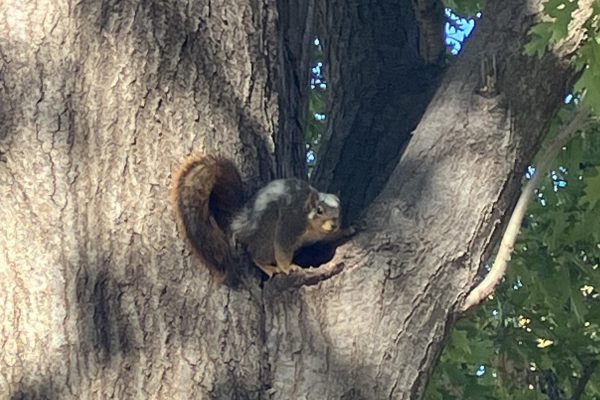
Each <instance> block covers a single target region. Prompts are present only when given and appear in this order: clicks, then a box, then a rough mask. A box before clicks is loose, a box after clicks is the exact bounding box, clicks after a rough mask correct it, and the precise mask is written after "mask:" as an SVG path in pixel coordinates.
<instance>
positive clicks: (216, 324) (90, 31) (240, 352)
mask: <svg viewBox="0 0 600 400" xmlns="http://www.w3.org/2000/svg"><path fill="white" fill-rule="evenodd" d="M276 21H277V10H276V7H275V3H274V2H263V1H251V0H250V1H244V2H240V1H235V0H230V1H227V0H223V1H196V2H179V1H170V2H163V1H156V2H152V1H149V2H146V1H144V2H139V1H135V0H131V1H84V2H74V1H70V0H65V1H52V2H48V1H44V0H37V1H34V0H32V1H24V2H22V1H8V2H7V1H3V2H0V54H1V58H0V82H1V85H0V115H1V116H2V118H1V120H0V121H1V126H0V135H1V137H0V154H2V161H1V162H0V198H1V199H2V200H1V201H2V207H0V221H1V222H0V302H1V304H2V306H1V307H0V348H1V350H0V398H2V399H6V398H14V399H18V398H44V399H46V398H52V399H54V398H61V399H62V398H65V399H66V398H77V399H80V398H115V399H127V398H190V399H198V398H210V397H214V398H260V397H264V388H265V386H267V385H268V382H269V379H268V376H267V364H266V362H265V360H266V355H265V351H264V347H263V342H264V340H265V334H264V309H263V305H262V299H261V292H260V289H259V283H260V280H259V279H255V280H254V281H253V284H252V285H249V288H248V289H246V290H241V291H230V290H228V289H227V288H225V287H219V286H217V285H215V284H214V283H213V282H212V281H211V279H210V277H209V275H208V274H207V273H206V271H205V270H204V268H201V267H200V266H199V265H198V263H197V262H196V261H194V260H193V259H192V258H190V256H189V252H188V250H187V247H186V246H185V245H184V242H183V241H182V240H181V238H180V237H178V235H177V231H176V228H175V224H174V221H173V218H172V214H171V210H170V206H169V204H168V185H169V179H170V174H171V171H172V170H173V168H174V167H175V166H176V164H177V163H178V162H179V161H180V160H181V159H182V158H183V157H185V156H186V155H187V154H189V153H191V152H193V151H199V152H210V153H218V154H224V155H227V156H229V157H231V158H233V159H234V160H236V161H237V162H238V164H239V165H240V166H241V167H242V170H243V173H244V175H245V177H246V178H247V179H248V180H249V186H250V187H256V186H257V184H258V183H259V181H264V180H267V179H270V178H272V176H273V175H274V168H273V159H274V158H275V155H274V143H273V139H272V135H273V133H274V132H276V131H277V129H278V126H279V120H280V118H279V112H278V109H279V104H278V102H279V90H280V88H279V86H280V81H279V80H278V76H279V75H278V69H277V57H278V54H279V49H278V35H279V34H278V31H277V30H276V25H275V24H276ZM282 108H283V109H285V108H286V107H282ZM288 108H289V107H288ZM300 134H301V133H300Z"/></svg>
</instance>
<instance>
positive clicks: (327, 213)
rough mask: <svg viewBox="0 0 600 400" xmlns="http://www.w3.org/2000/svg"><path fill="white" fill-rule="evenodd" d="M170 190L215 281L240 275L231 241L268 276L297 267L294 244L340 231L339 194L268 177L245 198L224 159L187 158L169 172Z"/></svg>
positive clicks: (181, 223) (337, 235) (185, 227)
mask: <svg viewBox="0 0 600 400" xmlns="http://www.w3.org/2000/svg"><path fill="white" fill-rule="evenodd" d="M171 193H172V202H173V206H174V210H175V215H176V219H177V221H178V225H179V226H180V229H181V230H182V231H183V233H184V235H185V237H186V239H187V241H188V242H189V243H190V244H191V247H192V248H193V250H194V253H195V254H196V255H197V256H199V258H200V259H201V260H203V261H204V264H206V265H207V266H208V268H209V270H210V271H211V273H212V274H213V275H216V277H217V279H218V280H219V281H221V282H227V283H229V284H232V285H233V284H235V282H236V281H237V279H238V277H239V272H237V271H236V270H235V267H236V265H235V264H236V257H235V251H234V248H235V246H236V244H241V245H242V246H243V247H244V248H245V249H246V251H247V252H248V253H249V255H250V257H251V259H252V261H253V262H254V264H256V266H257V267H258V268H260V269H261V270H262V271H263V272H264V273H265V274H267V275H268V276H269V278H271V277H272V276H273V275H274V274H277V273H284V274H289V273H290V272H292V271H296V270H298V269H299V268H301V267H299V266H297V265H294V264H293V263H292V260H293V257H294V253H295V252H296V250H298V249H299V248H301V247H303V246H306V245H309V244H312V243H315V242H319V241H336V240H339V238H340V236H342V235H344V234H345V233H342V231H341V230H340V211H341V206H340V200H339V198H338V197H337V196H335V195H333V194H330V193H321V192H319V191H317V190H316V189H315V188H313V187H312V186H310V185H309V184H308V183H307V182H305V181H302V180H300V179H296V178H288V179H278V180H274V181H271V182H270V183H268V184H267V185H266V186H264V187H263V188H262V189H260V190H259V191H258V192H257V193H256V195H254V197H253V198H252V199H251V200H250V201H248V202H246V203H244V188H243V184H242V179H241V176H240V173H239V171H238V169H237V167H236V166H235V164H234V163H233V162H232V161H230V160H228V159H226V158H221V157H215V156H202V155H192V156H190V157H188V158H187V159H186V160H184V161H183V162H182V163H181V165H180V166H179V168H178V170H177V171H176V173H175V174H174V176H173V183H172V187H171Z"/></svg>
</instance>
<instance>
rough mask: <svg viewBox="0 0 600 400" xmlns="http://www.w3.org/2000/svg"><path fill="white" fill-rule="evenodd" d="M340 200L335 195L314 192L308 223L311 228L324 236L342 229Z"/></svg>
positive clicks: (311, 197)
mask: <svg viewBox="0 0 600 400" xmlns="http://www.w3.org/2000/svg"><path fill="white" fill-rule="evenodd" d="M340 210H341V207H340V199H338V197H337V196H336V195H334V194H330V193H319V192H316V191H315V192H313V193H311V196H310V212H309V214H308V221H309V224H310V225H311V227H312V228H313V229H314V230H315V231H317V232H322V233H323V234H328V233H331V232H335V231H337V230H338V229H340Z"/></svg>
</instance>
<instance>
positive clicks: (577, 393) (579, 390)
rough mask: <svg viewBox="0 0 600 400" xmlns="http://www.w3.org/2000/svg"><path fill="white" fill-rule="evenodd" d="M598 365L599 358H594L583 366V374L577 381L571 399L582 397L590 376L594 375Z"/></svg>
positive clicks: (577, 399)
mask: <svg viewBox="0 0 600 400" xmlns="http://www.w3.org/2000/svg"><path fill="white" fill-rule="evenodd" d="M597 366H598V360H594V361H592V362H591V363H589V364H588V365H586V366H585V367H584V368H583V374H582V375H581V378H579V382H578V383H577V387H576V388H575V390H574V391H573V396H571V400H579V399H580V398H581V395H582V394H583V392H584V391H585V387H586V386H587V384H588V382H589V381H590V378H591V377H592V375H594V372H596V367H597Z"/></svg>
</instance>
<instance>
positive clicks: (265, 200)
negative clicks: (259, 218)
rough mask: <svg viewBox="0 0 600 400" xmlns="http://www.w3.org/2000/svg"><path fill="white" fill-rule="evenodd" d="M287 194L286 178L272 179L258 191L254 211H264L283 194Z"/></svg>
mask: <svg viewBox="0 0 600 400" xmlns="http://www.w3.org/2000/svg"><path fill="white" fill-rule="evenodd" d="M284 194H285V180H283V179H277V180H275V181H272V182H271V183H269V184H268V185H267V186H265V187H264V188H262V189H260V190H259V191H258V195H257V196H256V200H254V207H253V209H254V211H255V212H257V213H262V212H263V211H264V210H265V209H266V208H267V206H268V205H269V203H271V202H272V201H277V200H278V199H279V198H280V197H281V196H283V195H284Z"/></svg>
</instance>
